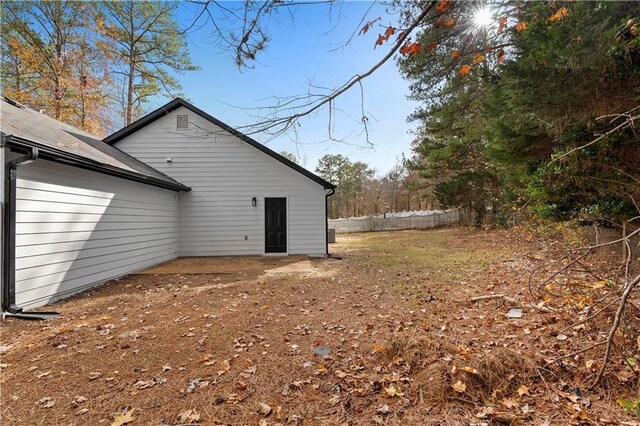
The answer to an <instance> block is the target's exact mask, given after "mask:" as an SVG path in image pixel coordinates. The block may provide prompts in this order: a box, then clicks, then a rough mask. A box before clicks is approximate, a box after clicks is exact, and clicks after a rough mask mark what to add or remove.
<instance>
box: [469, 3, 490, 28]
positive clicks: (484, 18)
mask: <svg viewBox="0 0 640 426" xmlns="http://www.w3.org/2000/svg"><path fill="white" fill-rule="evenodd" d="M492 21H493V14H492V13H491V10H490V9H489V8H487V7H484V8H482V9H478V10H477V11H476V13H475V14H474V15H473V22H474V23H475V24H476V25H477V26H478V27H487V26H489V25H491V22H492Z"/></svg>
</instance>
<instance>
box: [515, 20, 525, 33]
mask: <svg viewBox="0 0 640 426" xmlns="http://www.w3.org/2000/svg"><path fill="white" fill-rule="evenodd" d="M526 29H527V22H526V21H520V22H518V24H517V25H516V31H518V32H519V33H520V32H522V31H524V30H526Z"/></svg>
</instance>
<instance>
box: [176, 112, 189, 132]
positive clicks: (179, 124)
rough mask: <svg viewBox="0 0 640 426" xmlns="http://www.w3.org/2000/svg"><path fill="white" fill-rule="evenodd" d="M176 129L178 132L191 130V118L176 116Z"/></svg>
mask: <svg viewBox="0 0 640 426" xmlns="http://www.w3.org/2000/svg"><path fill="white" fill-rule="evenodd" d="M176 129H177V130H189V116H188V115H178V116H176Z"/></svg>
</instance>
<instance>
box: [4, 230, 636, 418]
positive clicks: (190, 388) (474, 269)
mask: <svg viewBox="0 0 640 426" xmlns="http://www.w3.org/2000/svg"><path fill="white" fill-rule="evenodd" d="M514 235H516V234H514V233H513V232H511V233H509V232H506V231H495V230H494V231H483V230H472V229H463V228H452V229H441V230H430V231H399V232H381V233H368V234H358V235H351V236H341V237H339V242H338V244H335V245H332V246H331V251H332V252H333V254H335V255H338V256H341V257H342V259H312V260H310V261H307V260H306V259H302V260H300V259H296V262H294V263H288V262H281V261H279V260H266V261H264V262H260V261H255V260H250V259H244V260H243V259H242V258H241V259H239V260H238V261H237V263H235V264H234V263H233V262H234V260H233V259H230V260H229V264H226V267H225V268H226V269H225V270H223V271H219V272H218V273H216V270H215V269H210V267H209V266H207V265H199V268H200V269H199V271H200V272H206V273H200V274H191V275H189V274H185V273H179V272H180V271H188V269H181V270H179V271H176V270H171V269H170V268H169V269H167V270H164V271H163V270H162V268H159V269H158V270H157V271H156V272H157V273H148V274H145V275H131V276H128V277H125V278H123V279H120V280H117V281H113V282H111V283H108V284H106V285H104V286H102V287H100V288H98V289H96V290H94V291H91V292H89V293H86V294H82V295H79V296H76V297H73V298H71V299H68V300H66V301H63V302H61V303H58V304H55V305H54V306H53V307H48V309H49V310H51V309H55V310H57V311H59V312H60V313H61V317H60V318H59V319H57V320H53V321H48V322H27V321H18V320H12V319H9V320H6V321H4V322H3V323H2V336H1V338H0V346H2V347H3V349H2V351H3V352H4V353H2V355H1V358H0V364H1V367H2V368H1V369H0V391H1V403H2V404H1V409H0V410H1V416H2V418H1V423H2V424H3V425H123V424H131V425H137V424H140V425H197V424H201V425H277V424H281V425H370V424H372V425H376V424H381V425H382V424H386V425H445V424H450V425H473V424H476V425H482V424H484V425H491V424H514V425H530V424H532V425H565V424H616V425H620V424H627V425H638V424H639V423H638V418H637V417H635V416H634V415H632V414H627V413H625V412H624V410H623V409H622V408H621V406H620V405H619V404H618V403H617V402H616V399H618V398H623V399H625V398H626V399H630V400H633V398H637V395H638V393H639V392H638V391H639V388H638V386H639V385H638V375H637V372H634V371H633V368H632V366H630V365H624V364H622V363H620V362H618V361H614V362H613V363H612V364H611V367H610V369H609V370H608V371H609V372H608V373H607V375H606V376H605V380H604V381H603V384H602V386H600V387H597V388H595V389H594V390H588V385H589V383H590V380H592V378H593V375H594V371H597V370H594V369H597V367H598V358H597V356H596V355H597V354H592V353H590V352H589V351H587V352H585V353H581V354H577V355H575V356H571V357H567V358H566V359H565V360H563V361H561V362H555V363H552V364H548V363H549V361H551V360H553V359H555V358H557V357H558V356H561V355H563V354H568V353H570V352H571V351H573V350H575V347H576V345H578V346H579V345H580V344H584V343H585V342H588V339H590V337H588V336H587V332H588V330H585V327H584V325H583V326H582V327H580V326H577V327H569V328H568V329H567V326H568V325H570V323H569V322H568V320H569V318H568V315H567V314H566V313H561V312H560V311H554V312H544V311H543V310H540V308H539V307H538V308H537V309H536V308H533V307H531V306H530V304H529V303H530V302H531V301H533V302H535V303H538V302H539V301H538V300H532V295H531V293H530V292H529V291H528V287H527V280H528V273H529V272H528V271H529V270H531V268H533V267H536V265H538V264H539V263H541V262H544V261H545V259H549V258H553V257H554V256H557V251H556V250H557V247H556V246H555V242H554V241H553V240H549V239H546V240H538V239H535V238H530V236H529V237H525V236H521V237H515V236H514ZM298 261H300V262H302V264H301V265H298V266H299V267H297V266H293V265H296V263H297V262H298ZM243 262H245V263H244V264H243ZM270 262H271V263H270ZM305 262H307V263H305ZM182 266H184V265H182ZM182 266H181V267H182ZM232 266H233V267H232ZM278 268H279V269H278ZM274 269H275V270H274ZM267 270H271V271H269V272H265V271H267ZM162 272H165V273H162ZM495 293H504V294H506V295H507V296H508V298H507V299H505V298H499V299H488V300H481V301H477V302H472V301H470V298H471V297H474V296H482V295H487V294H495ZM516 307H520V308H523V309H522V317H520V318H509V317H508V316H507V312H508V311H509V309H510V308H516ZM639 350H640V348H639Z"/></svg>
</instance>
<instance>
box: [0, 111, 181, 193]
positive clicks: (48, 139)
mask: <svg viewBox="0 0 640 426" xmlns="http://www.w3.org/2000/svg"><path fill="white" fill-rule="evenodd" d="M0 131H2V133H4V134H5V135H7V136H14V137H17V138H20V139H24V140H27V141H30V142H35V143H37V144H39V145H43V146H45V147H50V148H53V149H54V150H57V151H62V152H65V153H68V154H73V155H75V156H79V157H82V158H84V159H86V160H89V161H91V162H93V163H99V164H103V165H105V166H107V167H108V168H109V169H113V168H115V169H120V170H122V171H123V172H125V173H129V174H136V175H141V177H150V178H152V180H159V181H164V182H166V183H167V184H168V185H170V186H176V189H178V188H179V189H185V190H188V188H187V187H184V186H183V185H182V184H180V183H179V182H178V181H176V180H174V179H172V178H170V177H169V176H167V175H165V174H164V173H162V172H160V171H158V170H156V169H154V168H153V167H151V166H149V165H148V164H145V163H143V162H141V161H140V160H137V159H135V158H134V157H132V156H130V155H128V154H126V153H124V152H122V151H120V150H119V149H117V148H116V147H113V146H111V145H109V144H106V143H104V142H103V141H101V140H100V139H98V138H96V137H95V136H93V135H91V134H90V133H87V132H85V131H83V130H80V129H77V128H75V127H73V126H70V125H68V124H65V123H62V122H60V121H58V120H55V119H53V118H51V117H48V116H46V115H44V114H41V113H39V112H38V111H35V110H32V109H30V108H27V107H24V106H22V105H19V104H17V103H15V102H13V101H11V100H8V99H5V98H2V101H1V103H0ZM180 187H182V188H180Z"/></svg>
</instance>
